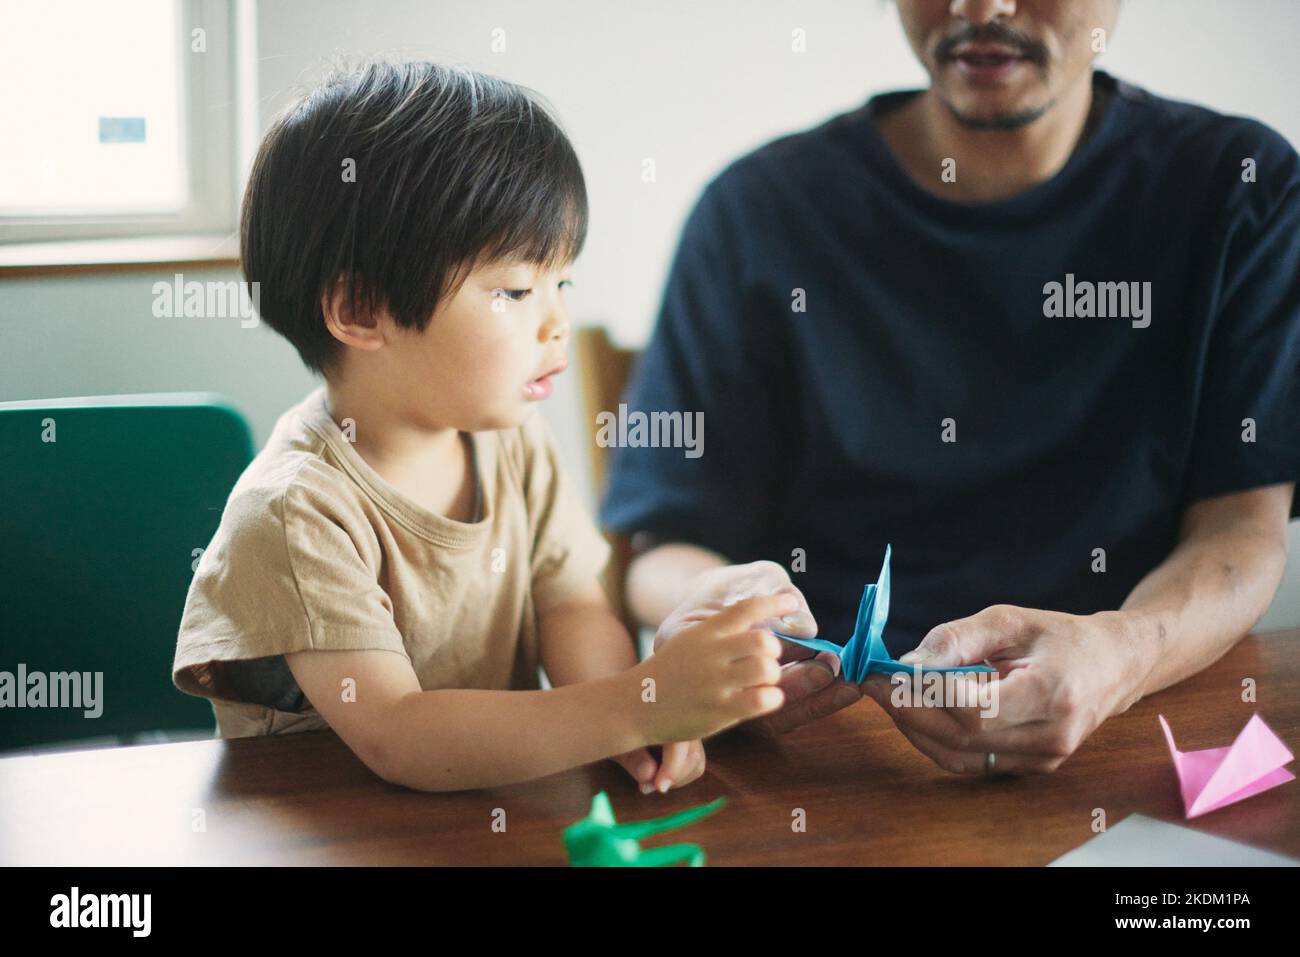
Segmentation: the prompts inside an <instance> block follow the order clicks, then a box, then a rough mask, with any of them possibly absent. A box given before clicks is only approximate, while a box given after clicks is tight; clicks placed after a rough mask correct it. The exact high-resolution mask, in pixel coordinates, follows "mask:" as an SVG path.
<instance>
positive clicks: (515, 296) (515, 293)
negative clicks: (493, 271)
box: [492, 289, 532, 302]
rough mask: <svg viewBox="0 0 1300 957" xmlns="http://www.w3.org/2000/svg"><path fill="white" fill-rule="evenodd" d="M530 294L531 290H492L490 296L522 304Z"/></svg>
mask: <svg viewBox="0 0 1300 957" xmlns="http://www.w3.org/2000/svg"><path fill="white" fill-rule="evenodd" d="M530 293H532V290H531V289H493V290H492V295H494V296H497V297H499V298H501V299H509V300H510V301H511V302H523V301H524V300H525V299H527V298H528V296H529V294H530Z"/></svg>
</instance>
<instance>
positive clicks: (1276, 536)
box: [1120, 482, 1295, 701]
mask: <svg viewBox="0 0 1300 957" xmlns="http://www.w3.org/2000/svg"><path fill="white" fill-rule="evenodd" d="M1294 489H1295V484H1294V483H1290V482H1288V483H1285V484H1282V485H1270V486H1266V487H1264V488H1257V489H1251V490H1249V491H1246V492H1238V493H1235V494H1231V495H1220V496H1216V497H1215V498H1208V499H1203V500H1201V501H1199V502H1196V503H1194V504H1193V505H1192V506H1191V507H1190V508H1188V510H1187V512H1186V514H1185V515H1184V516H1183V523H1182V530H1181V534H1180V537H1179V543H1178V546H1177V547H1176V548H1175V549H1174V550H1173V552H1171V553H1170V555H1169V557H1168V558H1167V559H1165V561H1164V562H1162V563H1161V564H1160V565H1158V566H1156V568H1155V569H1154V570H1152V572H1151V573H1150V574H1149V575H1147V576H1146V577H1145V578H1144V579H1142V581H1141V582H1139V583H1138V585H1137V587H1136V588H1134V589H1133V592H1132V593H1131V594H1130V595H1129V597H1128V599H1127V600H1126V601H1125V602H1124V604H1123V606H1122V607H1121V609H1120V611H1121V612H1122V613H1123V616H1124V617H1123V618H1122V619H1121V621H1122V622H1123V624H1124V625H1125V626H1126V631H1127V639H1126V640H1127V641H1128V643H1129V644H1130V646H1131V648H1132V650H1133V653H1134V654H1135V655H1137V657H1138V659H1139V660H1140V661H1142V662H1143V665H1144V667H1143V669H1142V673H1143V674H1144V675H1145V677H1144V678H1143V679H1142V681H1141V682H1140V683H1139V684H1138V686H1137V687H1135V688H1134V689H1133V693H1134V696H1133V700H1134V701H1136V700H1137V699H1138V698H1141V697H1143V696H1145V695H1148V694H1151V693H1152V692H1155V691H1159V690H1160V689H1161V688H1167V687H1169V685H1172V684H1175V683H1177V682H1179V681H1182V680H1183V679H1184V678H1186V677H1188V676H1190V675H1193V674H1195V673H1196V672H1197V671H1200V670H1201V669H1202V668H1204V667H1205V666H1206V665H1208V664H1210V663H1211V662H1213V661H1217V660H1218V659H1219V658H1220V657H1222V656H1223V655H1224V653H1225V652H1227V651H1228V649H1229V648H1231V647H1232V646H1233V645H1234V644H1236V643H1237V641H1238V640H1240V639H1241V637H1242V636H1243V635H1245V634H1246V633H1247V632H1248V631H1250V629H1251V628H1252V627H1254V625H1255V623H1256V622H1257V621H1259V619H1260V617H1261V616H1262V615H1263V614H1264V612H1265V611H1267V610H1268V606H1269V604H1270V603H1271V602H1272V601H1273V596H1274V595H1275V594H1276V593H1277V586H1278V584H1279V583H1280V582H1281V581H1282V574H1283V572H1284V570H1285V568H1286V559H1287V531H1286V529H1287V518H1288V516H1289V514H1290V510H1291V497H1292V494H1293V491H1294Z"/></svg>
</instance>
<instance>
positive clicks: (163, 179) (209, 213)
mask: <svg viewBox="0 0 1300 957" xmlns="http://www.w3.org/2000/svg"><path fill="white" fill-rule="evenodd" d="M232 7H233V4H231V3H228V2H220V0H206V2H204V0H132V2H131V3H129V4H117V3H102V2H97V0H5V13H4V28H3V30H0V89H4V90H5V95H4V97H3V98H0V129H3V130H4V131H5V135H4V139H3V146H0V241H4V242H11V243H12V242H24V241H35V240H56V239H63V240H70V239H91V238H108V237H137V236H144V235H176V234H196V233H228V232H230V231H232V230H233V229H234V223H235V205H236V203H235V196H234V168H235V122H236V109H235V103H236V97H235V95H234V90H233V78H234V75H235V71H234V68H233V67H234V61H235V57H234V51H233V49H232V38H233V36H234V30H233V29H232V25H233V24H232Z"/></svg>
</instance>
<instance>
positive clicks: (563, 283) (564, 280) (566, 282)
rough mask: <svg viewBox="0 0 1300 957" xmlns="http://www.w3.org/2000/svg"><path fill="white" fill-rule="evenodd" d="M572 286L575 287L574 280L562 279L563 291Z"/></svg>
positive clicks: (561, 286)
mask: <svg viewBox="0 0 1300 957" xmlns="http://www.w3.org/2000/svg"><path fill="white" fill-rule="evenodd" d="M572 285H573V280H572V279H561V280H560V288H561V289H564V288H565V287H567V286H572Z"/></svg>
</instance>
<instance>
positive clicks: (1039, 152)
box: [880, 74, 1100, 203]
mask: <svg viewBox="0 0 1300 957" xmlns="http://www.w3.org/2000/svg"><path fill="white" fill-rule="evenodd" d="M1094 105H1099V104H1094V98H1093V95H1092V76H1091V74H1089V75H1087V76H1085V77H1084V78H1083V79H1082V81H1081V82H1079V83H1077V84H1075V85H1074V86H1073V87H1071V88H1069V89H1068V90H1067V91H1065V92H1064V93H1062V95H1061V96H1060V97H1059V98H1058V99H1057V101H1056V103H1055V104H1054V105H1053V106H1052V108H1051V109H1049V110H1048V111H1047V112H1046V113H1044V114H1043V115H1042V116H1040V117H1039V118H1038V119H1036V120H1034V121H1032V122H1030V123H1027V124H1025V125H1024V126H1023V127H1020V128H1018V129H1012V130H987V129H972V128H970V127H969V126H966V125H963V124H962V123H961V122H960V121H959V120H958V119H957V118H956V117H955V116H954V115H953V114H952V111H951V110H950V109H949V108H948V107H947V106H946V105H944V103H943V102H942V101H941V100H940V99H939V97H938V95H937V94H936V93H935V92H934V90H933V88H931V89H928V90H926V91H925V92H923V93H921V94H920V95H919V96H917V97H915V98H914V99H913V100H912V101H911V102H910V103H908V104H906V105H905V106H903V107H901V108H899V109H898V110H896V111H894V112H893V113H890V114H887V115H886V116H884V117H882V119H881V121H880V127H881V133H882V135H884V137H885V141H886V142H887V143H888V144H889V147H890V150H891V151H892V152H893V153H894V156H895V157H896V158H897V159H898V161H899V162H900V163H901V164H902V165H903V167H904V169H906V170H907V172H908V173H909V174H910V175H911V177H912V178H913V179H914V180H915V181H916V182H917V183H918V184H919V185H920V186H921V187H922V188H923V189H925V190H926V191H927V192H931V193H934V194H935V195H937V196H942V197H944V198H946V199H952V200H956V201H957V202H965V203H989V202H996V201H998V200H1002V199H1007V198H1009V197H1011V196H1014V195H1016V194H1017V193H1021V192H1024V191H1025V190H1027V189H1029V188H1031V187H1033V186H1036V185H1037V184H1039V183H1042V182H1044V181H1046V180H1048V179H1051V178H1052V177H1053V176H1055V175H1056V174H1057V173H1058V172H1059V171H1060V170H1061V168H1062V167H1063V166H1065V164H1066V162H1068V161H1069V159H1070V156H1071V155H1072V154H1073V153H1074V151H1075V149H1076V148H1077V147H1078V145H1079V144H1080V143H1081V142H1082V141H1083V140H1084V139H1085V138H1086V137H1087V135H1088V133H1090V132H1091V125H1092V122H1093V121H1095V118H1096V116H1097V115H1098V114H1099V112H1100V110H1098V109H1094ZM948 160H952V161H954V162H951V163H950V162H946V161H948ZM954 164H955V165H954ZM945 169H952V172H953V176H951V177H950V178H949V180H950V181H948V180H945V178H944V176H943V172H944V170H945Z"/></svg>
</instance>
